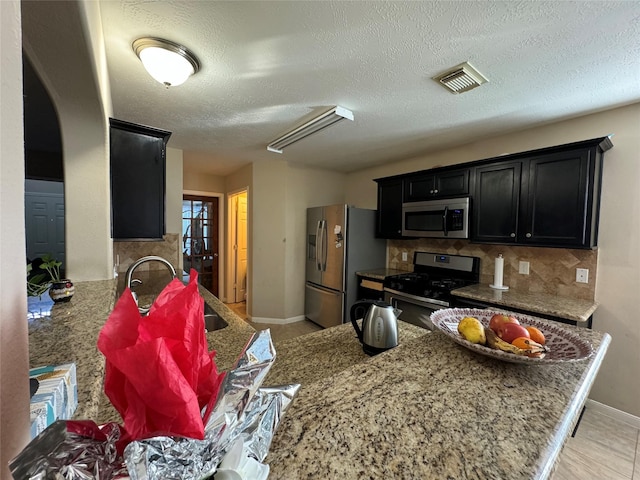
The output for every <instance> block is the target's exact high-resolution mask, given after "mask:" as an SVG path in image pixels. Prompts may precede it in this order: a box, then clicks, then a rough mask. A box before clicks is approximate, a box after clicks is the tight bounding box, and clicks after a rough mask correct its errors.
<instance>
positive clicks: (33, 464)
mask: <svg viewBox="0 0 640 480" xmlns="http://www.w3.org/2000/svg"><path fill="white" fill-rule="evenodd" d="M102 432H103V433H105V434H106V437H107V438H106V441H102V440H100V441H99V440H95V439H93V438H90V437H86V436H81V435H77V434H73V433H69V432H67V422H66V421H64V420H58V421H56V422H54V423H53V424H52V425H50V426H49V427H48V428H46V429H45V430H44V431H43V432H42V433H41V434H40V435H38V436H37V437H36V438H34V439H33V441H31V442H30V443H29V444H28V445H27V446H26V447H25V448H24V449H23V450H22V451H21V452H20V453H19V454H18V456H17V457H15V458H14V459H13V460H11V462H10V463H9V468H10V470H11V475H12V476H13V478H14V479H16V480H24V479H29V480H41V479H42V480H44V479H51V478H52V479H56V480H62V479H64V480H88V479H117V478H127V477H128V475H129V473H128V471H127V468H126V466H125V465H124V463H123V462H122V457H120V456H119V455H118V453H117V452H116V442H117V441H118V439H119V438H120V435H121V433H122V432H121V431H120V427H119V426H118V425H117V424H115V423H110V424H108V426H107V427H106V428H103V429H102Z"/></svg>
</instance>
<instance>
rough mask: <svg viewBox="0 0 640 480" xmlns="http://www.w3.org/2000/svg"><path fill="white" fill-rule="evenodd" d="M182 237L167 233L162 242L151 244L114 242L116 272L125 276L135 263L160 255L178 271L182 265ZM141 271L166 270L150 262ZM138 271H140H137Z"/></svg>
mask: <svg viewBox="0 0 640 480" xmlns="http://www.w3.org/2000/svg"><path fill="white" fill-rule="evenodd" d="M180 247H181V245H180V235H179V234H177V233H167V234H166V235H164V237H163V239H162V241H150V242H144V241H140V242H113V259H114V261H115V262H116V270H117V272H118V273H119V274H123V273H125V272H126V271H127V268H129V265H131V264H132V263H133V262H135V261H136V260H138V259H139V258H142V257H146V256H147V255H158V256H159V257H162V258H165V259H167V260H168V261H169V262H170V263H171V265H173V267H174V268H175V269H176V270H178V267H179V265H180V263H179V261H180V254H181V253H182V250H181V248H180ZM139 268H140V271H145V270H149V269H151V270H159V269H166V268H167V267H165V266H164V265H162V264H161V263H159V262H149V263H145V264H143V265H140V267H139ZM136 271H138V270H137V269H136Z"/></svg>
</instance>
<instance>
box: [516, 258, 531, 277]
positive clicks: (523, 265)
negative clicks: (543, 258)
mask: <svg viewBox="0 0 640 480" xmlns="http://www.w3.org/2000/svg"><path fill="white" fill-rule="evenodd" d="M518 273H521V274H522V275H529V262H523V261H520V264H519V265H518Z"/></svg>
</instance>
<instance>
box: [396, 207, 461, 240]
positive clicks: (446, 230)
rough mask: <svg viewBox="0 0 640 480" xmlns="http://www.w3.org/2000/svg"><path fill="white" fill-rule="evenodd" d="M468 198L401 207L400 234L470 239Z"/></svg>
mask: <svg viewBox="0 0 640 480" xmlns="http://www.w3.org/2000/svg"><path fill="white" fill-rule="evenodd" d="M469 207H470V202H469V197H461V198H447V199H442V200H427V201H425V202H412V203H403V204H402V235H403V236H405V237H423V238H469V217H470V215H469V213H470V212H469Z"/></svg>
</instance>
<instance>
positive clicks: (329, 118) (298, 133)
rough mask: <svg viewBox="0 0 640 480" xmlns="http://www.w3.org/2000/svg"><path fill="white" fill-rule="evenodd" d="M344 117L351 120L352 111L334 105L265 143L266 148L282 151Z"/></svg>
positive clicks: (271, 150)
mask: <svg viewBox="0 0 640 480" xmlns="http://www.w3.org/2000/svg"><path fill="white" fill-rule="evenodd" d="M345 118H346V119H348V120H351V121H353V112H352V111H351V110H347V109H346V108H343V107H339V106H335V107H333V108H332V109H330V110H328V111H326V112H324V113H323V114H321V115H319V116H317V117H315V118H313V119H311V120H309V121H308V122H307V123H305V124H303V125H300V126H299V127H297V128H295V129H293V130H291V131H290V132H288V133H285V134H284V135H282V136H281V137H279V138H276V139H275V140H274V141H273V142H271V143H270V144H269V145H267V150H269V151H270V152H275V153H282V150H283V149H284V148H285V147H288V146H289V145H291V144H293V143H296V142H298V141H300V140H302V139H303V138H306V137H308V136H309V135H313V134H314V133H316V132H319V131H320V130H322V129H324V128H327V127H329V126H331V125H333V124H335V123H338V122H339V121H341V120H344V119H345Z"/></svg>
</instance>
